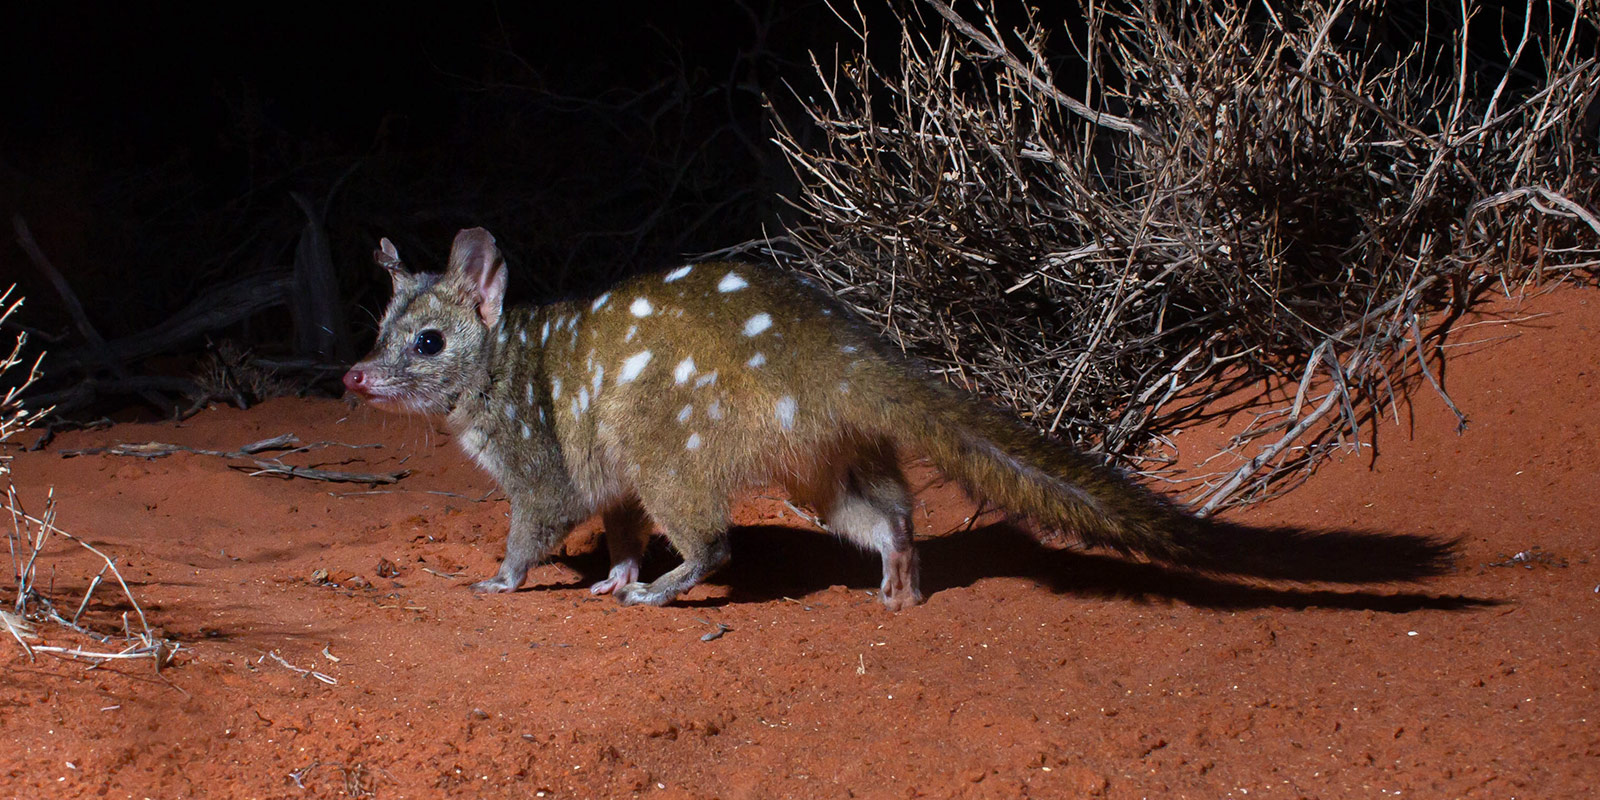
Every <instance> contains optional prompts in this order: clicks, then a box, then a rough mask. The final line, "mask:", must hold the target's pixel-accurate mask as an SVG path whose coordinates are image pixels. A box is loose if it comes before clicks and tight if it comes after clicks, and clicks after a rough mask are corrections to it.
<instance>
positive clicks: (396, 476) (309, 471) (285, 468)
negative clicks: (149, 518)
mask: <svg viewBox="0 0 1600 800" xmlns="http://www.w3.org/2000/svg"><path fill="white" fill-rule="evenodd" d="M382 446H383V445H378V444H346V443H344V442H312V443H311V444H301V443H300V439H299V437H296V436H295V435H294V434H292V433H286V434H283V435H282V436H274V437H272V438H270V439H263V440H261V441H259V442H252V443H250V444H247V445H244V446H243V447H240V448H239V449H238V450H209V449H206V448H203V447H188V446H186V445H181V444H169V443H166V442H133V443H121V444H114V445H111V446H109V447H85V448H81V449H77V450H63V451H61V457H62V458H72V457H74V456H87V455H112V456H128V457H133V458H145V459H150V458H164V457H166V456H170V455H173V454H175V453H194V454H196V455H203V456H216V457H218V458H227V459H233V460H238V461H248V462H250V464H251V465H252V466H245V465H240V464H230V465H229V466H230V467H232V468H233V469H239V470H246V471H248V472H249V473H250V474H251V475H282V476H284V477H287V478H305V479H307V480H314V481H330V482H336V483H368V484H390V483H397V482H399V481H400V480H401V479H402V478H405V477H406V476H407V475H410V474H411V470H405V469H403V470H400V471H398V472H343V471H338V470H326V469H318V468H315V467H301V466H296V465H294V464H286V463H284V462H283V461H282V460H281V459H279V458H257V457H256V455H257V454H259V453H263V452H269V451H273V450H283V451H284V453H283V455H291V454H294V453H305V452H309V451H311V450H318V449H321V448H324V447H345V448H350V449H352V450H360V449H367V448H373V447H382Z"/></svg>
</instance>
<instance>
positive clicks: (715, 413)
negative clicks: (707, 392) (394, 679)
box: [706, 397, 722, 419]
mask: <svg viewBox="0 0 1600 800" xmlns="http://www.w3.org/2000/svg"><path fill="white" fill-rule="evenodd" d="M706 416H708V417H710V418H712V419H722V398H720V397H719V398H717V399H716V400H712V401H711V405H710V406H709V407H707V408H706Z"/></svg>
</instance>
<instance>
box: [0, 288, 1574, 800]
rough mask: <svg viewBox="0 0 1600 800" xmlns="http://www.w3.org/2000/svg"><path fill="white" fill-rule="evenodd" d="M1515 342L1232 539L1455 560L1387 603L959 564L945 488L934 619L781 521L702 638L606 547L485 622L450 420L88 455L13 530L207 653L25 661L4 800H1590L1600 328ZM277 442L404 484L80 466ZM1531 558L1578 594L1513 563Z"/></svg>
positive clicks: (760, 536)
mask: <svg viewBox="0 0 1600 800" xmlns="http://www.w3.org/2000/svg"><path fill="white" fill-rule="evenodd" d="M1507 313H1508V314H1509V313H1510V312H1507ZM1517 313H1520V314H1523V315H1527V314H1541V313H1542V314H1548V316H1542V317H1539V318H1537V319H1534V320H1532V321H1529V322H1526V323H1525V324H1521V325H1518V326H1505V325H1502V324H1500V323H1490V324H1481V325H1476V326H1471V327H1462V328H1459V329H1458V333H1457V335H1456V340H1457V341H1458V342H1468V341H1482V340H1491V341H1488V342H1487V343H1484V344H1480V345H1477V346H1475V347H1463V348H1458V351H1457V352H1458V355H1459V356H1460V357H1459V358H1458V359H1456V360H1455V361H1453V362H1452V363H1451V364H1450V365H1449V368H1448V371H1447V374H1446V375H1445V379H1446V382H1447V385H1448V387H1449V388H1450V390H1451V391H1452V393H1453V396H1454V398H1455V399H1456V400H1457V401H1458V402H1459V403H1460V404H1461V406H1462V407H1463V408H1465V409H1466V410H1467V411H1468V413H1469V414H1470V416H1471V428H1470V429H1469V431H1468V432H1467V433H1466V434H1465V435H1462V436H1458V435H1457V434H1456V433H1455V431H1454V426H1453V419H1452V418H1451V417H1450V416H1449V415H1448V413H1447V412H1446V411H1445V409H1444V407H1443V405H1442V403H1441V402H1439V400H1438V398H1437V397H1436V396H1434V395H1432V394H1431V393H1428V392H1422V393H1419V394H1418V395H1417V398H1416V400H1415V402H1414V405H1412V406H1409V407H1407V408H1406V409H1405V411H1404V413H1405V415H1406V416H1407V419H1406V420H1405V421H1404V424H1403V425H1395V424H1393V423H1392V422H1391V423H1389V424H1388V425H1387V426H1386V427H1384V428H1383V429H1382V431H1381V437H1380V445H1381V447H1380V449H1379V455H1378V456H1377V457H1376V458H1375V459H1373V458H1370V454H1365V455H1361V456H1350V457H1346V458H1344V459H1342V460H1341V461H1339V462H1337V463H1332V464H1330V465H1328V466H1327V467H1325V468H1324V469H1322V470H1321V471H1320V472H1319V473H1318V474H1317V475H1316V476H1315V478H1314V479H1313V480H1312V481H1311V482H1310V483H1309V484H1308V485H1306V486H1305V487H1303V488H1301V489H1300V490H1298V491H1296V492H1295V493H1293V494H1291V495H1289V496H1288V497H1286V498H1284V499H1281V500H1279V501H1276V502H1273V503H1271V504H1269V505H1268V506H1267V507H1264V508H1258V509H1255V510H1252V511H1250V512H1248V513H1245V514H1243V515H1242V518H1243V519H1245V520H1248V521H1253V522H1259V523H1267V522H1272V523H1294V524H1300V525H1308V526H1356V527H1362V528H1368V529H1379V530H1398V531H1411V532H1422V533H1442V534H1461V535H1464V536H1465V556H1464V559H1463V560H1462V562H1461V566H1460V568H1459V570H1458V571H1457V572H1455V573H1454V574H1452V575H1449V576H1446V577H1444V578H1440V579H1437V580H1432V581H1429V582H1427V583H1424V584H1418V585H1407V586H1398V587H1395V586H1390V587H1375V588H1374V587H1367V588H1362V587H1356V588H1349V587H1342V588H1341V587H1323V586H1313V587H1293V586H1245V585H1239V584H1232V583H1228V582H1226V581H1217V580H1209V579H1203V578H1196V577H1193V576H1187V575H1184V574H1182V573H1177V572H1173V571H1169V570H1163V569H1159V568H1156V567H1152V566H1146V565H1138V564H1131V563H1128V562H1125V561H1121V560H1118V559H1114V558H1111V557H1108V556H1103V555H1099V554H1092V553H1089V554H1086V553H1078V552H1066V551H1059V550H1049V549H1045V548H1042V547H1040V546H1038V545H1036V544H1034V543H1033V542H1032V541H1031V540H1029V539H1027V538H1025V537H1023V536H1021V535H1018V534H1016V533H1014V532H1010V531H1008V530H1006V529H1002V528H998V527H992V528H988V529H980V530H978V531H975V532H969V533H945V532H948V531H952V530H954V529H959V528H960V527H961V522H962V519H963V517H964V516H965V514H966V513H967V509H968V506H967V504H966V503H965V501H964V500H962V499H961V498H960V496H959V494H958V493H957V492H955V491H954V490H953V489H951V488H950V487H948V486H946V485H943V484H937V483H936V484H934V485H931V486H929V487H927V488H926V489H925V490H924V491H922V493H921V495H920V497H921V499H922V500H923V501H924V503H925V506H926V510H925V511H922V510H919V511H918V512H917V517H918V520H919V525H920V528H921V531H920V533H921V536H922V541H921V543H920V545H919V546H920V547H921V550H922V553H923V563H924V565H925V568H926V581H925V588H926V589H927V590H929V599H928V603H927V604H926V605H925V606H922V607H920V608H917V609H914V610H911V611H908V612H905V613H901V614H898V615H896V614H891V613H889V612H887V611H885V610H884V609H883V608H882V607H881V606H879V605H878V603H877V602H876V601H875V600H874V599H873V598H872V597H871V596H870V593H869V591H868V590H869V589H871V588H872V587H874V586H875V584H876V567H875V565H874V563H873V562H872V561H871V560H869V559H867V558H865V557H862V556H860V555H857V554H855V553H853V552H852V551H851V550H850V549H849V548H848V547H846V546H845V545H843V544H841V543H838V542H837V541H835V540H833V539H831V538H829V537H825V536H822V535H819V534H816V533H811V532H807V531H805V530H804V527H805V526H804V525H803V524H801V523H798V522H797V521H796V518H795V516H794V515H793V514H792V513H787V512H785V511H783V510H782V509H783V506H782V504H781V503H778V502H776V501H773V500H762V499H756V500H753V501H752V502H749V503H746V504H745V505H743V506H742V508H741V512H740V515H739V523H740V524H741V525H744V526H747V527H745V528H743V529H741V530H739V531H737V532H736V535H735V542H734V563H733V565H732V567H731V568H730V569H728V570H727V571H726V572H724V573H722V574H720V575H718V576H717V577H716V579H715V580H714V581H713V582H712V584H711V585H708V586H705V587H702V588H700V589H697V590H696V591H695V592H693V593H692V595H691V597H690V598H689V600H688V601H687V602H684V603H681V604H679V605H676V606H673V607H669V608H619V607H618V606H617V605H616V604H615V603H614V602H613V601H611V600H610V599H609V598H595V597H591V596H590V595H589V594H588V592H587V591H586V590H585V588H584V587H586V586H587V585H588V583H589V582H590V581H592V580H595V579H597V578H598V577H600V576H601V575H602V574H603V572H604V569H605V565H604V560H603V558H602V557H601V556H599V555H596V554H594V553H593V552H592V539H591V540H587V542H580V543H579V544H575V545H569V549H571V550H572V551H574V552H577V553H580V554H579V555H576V556H574V557H570V558H563V559H562V560H561V561H560V562H559V563H557V564H552V565H546V566H542V567H539V568H538V569H537V570H535V572H534V573H533V575H532V576H531V583H532V584H533V586H532V587H531V588H529V589H526V590H524V591H522V592H518V593H516V594H513V595H502V596H494V597H475V596H473V595H472V594H471V593H469V592H468V591H467V589H466V585H467V583H468V582H469V581H471V580H473V579H475V578H479V577H483V576H486V575H488V574H489V573H490V572H491V571H492V570H493V569H494V567H495V564H496V560H497V557H498V556H499V554H500V549H501V546H502V541H503V537H504V534H505V527H506V520H505V513H506V504H505V502H504V501H503V500H502V499H501V498H500V497H499V496H498V495H495V496H494V497H493V498H491V499H489V500H487V501H484V502H478V501H476V500H475V498H478V497H481V496H483V495H484V493H485V492H487V491H488V490H489V489H490V485H489V482H488V481H487V479H486V478H485V477H484V476H483V475H481V474H479V473H478V472H477V471H476V470H475V469H474V468H473V467H472V466H471V465H470V464H468V463H467V462H466V461H465V460H464V459H463V457H462V456H461V455H460V454H459V452H458V451H457V449H456V448H455V446H454V444H453V442H452V441H451V440H450V439H449V437H448V436H446V435H444V434H443V433H441V432H440V430H439V429H438V428H437V427H436V426H435V425H434V424H433V423H430V422H426V421H424V420H421V419H416V418H402V417H393V416H387V415H383V414H380V413H377V412H374V411H371V410H369V409H365V408H356V409H352V408H351V407H349V406H347V405H345V404H343V403H340V402H335V401H330V400H306V401H297V400H279V401H275V402H272V403H268V404H266V405H263V406H261V407H259V408H255V409H251V410H249V411H237V410H232V409H227V408H217V409H214V410H210V411H207V412H205V413H203V414H201V415H199V416H198V417H196V418H194V419H192V420H190V421H189V422H186V423H184V424H182V425H171V424H157V425H120V426H117V427H114V428H111V429H108V430H102V431H96V432H85V433H77V434H72V435H66V436H62V437H61V438H60V439H59V440H58V441H57V442H56V443H55V444H53V445H52V446H51V447H50V448H49V450H48V451H46V452H41V453H33V454H25V455H19V457H18V458H17V460H16V462H15V468H16V475H17V478H18V480H19V482H20V485H21V487H22V489H23V491H24V496H25V497H26V498H27V499H28V501H29V502H30V504H31V506H32V508H35V509H37V508H38V507H39V506H40V498H41V497H42V495H43V491H44V487H46V486H54V487H55V490H56V494H57V496H58V497H59V498H61V501H62V502H61V506H60V524H61V525H62V526H63V527H64V528H66V529H67V530H69V531H73V532H76V533H78V534H81V535H83V536H85V537H86V538H88V539H89V540H91V541H93V542H94V543H96V544H98V545H99V546H101V547H102V548H104V549H106V550H107V551H109V552H111V553H114V554H117V555H118V556H119V557H120V558H121V559H122V565H123V569H124V571H125V574H126V575H127V576H128V577H129V579H130V580H132V581H136V582H137V583H136V586H135V592H136V595H137V596H138V598H139V599H140V600H141V601H142V603H143V604H144V607H145V609H146V611H147V612H148V614H149V615H150V618H151V621H152V623H153V624H155V625H158V626H159V627H160V628H161V629H162V630H163V631H164V632H165V634H166V635H168V636H171V637H175V638H177V639H178V640H180V641H181V642H183V645H184V649H183V651H182V653H181V654H180V656H179V657H178V661H177V664H176V665H175V666H173V667H170V668H168V669H167V670H165V671H164V672H162V673H161V674H160V675H157V674H155V673H154V672H153V671H152V669H151V667H150V665H149V663H148V662H125V663H118V664H109V665H107V666H105V667H102V668H100V669H95V670H87V669H85V667H84V666H83V665H82V664H74V663H68V662H64V661H61V660H58V659H56V658H53V657H46V656H41V658H40V660H39V661H38V662H37V663H29V662H28V660H27V659H26V658H25V657H24V656H23V655H22V653H21V651H20V649H18V648H17V647H15V646H14V644H12V643H10V642H9V641H0V664H3V668H4V674H5V680H4V681H3V682H0V796H4V797H52V798H54V797H87V796H109V797H157V798H170V797H287V798H295V797H341V796H346V794H347V792H359V791H361V790H370V791H371V792H373V793H375V795H376V796H377V797H382V798H396V797H440V796H454V797H479V796H495V797H512V798H519V797H618V796H631V795H636V794H637V795H646V796H651V797H661V798H688V797H722V798H760V797H804V798H811V797H994V798H1016V797H1078V796H1105V797H1111V798H1141V797H1150V798H1185V797H1187V798H1224V797H1231V798H1241V799H1243V798H1250V800H1254V798H1260V797H1266V798H1273V797H1317V798H1337V797H1369V798H1376V797H1419V798H1446V797H1486V798H1487V797H1493V798H1524V797H1527V798H1576V797H1591V796H1594V795H1593V794H1591V792H1592V791H1593V790H1592V788H1591V787H1593V786H1595V785H1596V784H1600V726H1597V724H1596V723H1597V722H1600V702H1597V697H1596V688H1595V687H1596V674H1595V673H1596V669H1597V665H1600V625H1597V624H1596V622H1595V618H1596V616H1597V612H1600V607H1597V605H1600V593H1597V592H1600V565H1597V564H1596V563H1595V561H1594V559H1593V558H1592V556H1591V550H1592V549H1593V547H1594V544H1595V541H1596V537H1595V533H1594V529H1593V525H1594V522H1593V520H1595V519H1596V517H1597V516H1600V513H1597V512H1600V479H1597V477H1596V469H1595V463H1596V458H1597V452H1596V447H1595V443H1596V442H1597V441H1600V420H1597V419H1596V416H1595V415H1594V414H1593V413H1592V412H1591V404H1592V399H1593V398H1594V397H1595V395H1596V394H1597V392H1600V364H1597V362H1600V356H1597V353H1600V294H1596V293H1595V292H1593V291H1577V290H1566V291H1561V292H1556V293H1553V294H1550V295H1547V296H1544V297H1540V298H1536V299H1534V300H1532V301H1530V302H1528V303H1527V304H1526V305H1524V306H1523V307H1522V308H1521V309H1520V311H1519V312H1517ZM1502 316H1505V315H1502ZM1512 330H1520V331H1521V332H1522V335H1521V336H1520V337H1517V338H1511V339H1509V340H1498V341H1493V340H1496V339H1497V337H1501V336H1503V335H1504V334H1506V333H1508V332H1510V331H1512ZM289 432H292V433H295V434H298V435H299V436H300V437H301V438H302V439H304V440H306V441H314V440H321V439H328V440H337V441H341V442H347V443H358V442H381V443H383V448H382V449H378V450H362V451H341V450H324V451H319V452H317V453H313V454H311V455H308V456H306V457H304V458H303V460H302V461H301V462H300V463H307V464H311V463H318V462H326V463H328V464H329V465H330V468H335V469H348V470H364V469H374V470H390V469H397V468H400V465H402V464H403V465H404V468H407V469H410V470H412V471H413V474H412V476H411V477H410V478H408V479H406V480H405V481H404V482H402V483H401V484H399V487H400V488H399V489H398V490H396V491H394V492H392V493H387V494H356V495H350V494H348V493H349V492H352V491H355V492H360V491H362V489H363V487H359V486H350V485H340V484H324V483H313V482H310V481H304V480H292V481H291V480H281V479H275V478H263V477H251V476H249V475H247V474H245V473H243V472H239V471H235V470H232V469H228V468H227V467H226V466H224V464H223V462H222V461H221V460H220V459H217V458H212V457H207V456H198V455H179V456H173V457H169V458H164V459H158V460H153V461H141V460H135V459H129V458H118V457H112V456H87V457H79V458H72V459H63V458H62V457H61V456H60V455H59V451H61V450H64V449H70V448H79V447H87V446H94V445H104V444H109V443H114V442H138V441H146V440H157V441H165V442H177V443H183V444H187V445H192V446H199V447H211V448H223V449H229V448H233V447H237V446H239V445H241V444H244V443H247V442H251V441H255V440H258V439H262V438H266V437H268V436H272V435H276V434H280V433H289ZM1188 435H1189V436H1200V437H1208V436H1209V437H1212V438H1214V437H1215V436H1216V433H1215V431H1209V432H1208V431H1195V432H1191V433H1190V434H1188ZM429 490H440V491H446V492H452V493H455V494H456V495H459V496H448V495H441V494H430V493H428V492H429ZM1535 546H1538V547H1541V548H1542V551H1541V552H1543V553H1546V554H1549V555H1550V562H1548V563H1546V562H1539V563H1533V564H1531V565H1529V566H1526V567H1524V566H1516V567H1496V566H1490V564H1491V563H1492V562H1499V561H1502V560H1504V559H1506V558H1507V557H1508V556H1510V555H1511V554H1514V553H1518V552H1522V551H1528V550H1530V548H1533V547H1535ZM47 557H48V559H49V564H50V566H49V570H50V571H51V572H50V574H52V575H53V580H54V582H55V592H56V594H57V595H58V596H63V597H67V598H76V597H77V596H78V595H79V594H81V592H82V588H83V587H84V586H85V585H86V582H87V579H88V577H89V576H90V575H91V574H92V572H93V571H94V569H95V568H96V565H95V564H93V563H92V561H91V560H90V559H89V558H86V557H84V555H83V554H82V553H80V552H79V551H77V550H76V549H75V548H74V547H72V546H70V545H67V544H62V545H59V546H56V547H52V549H51V550H50V551H49V552H48V553H47ZM384 559H387V560H388V561H390V562H393V563H394V564H395V565H397V566H398V568H399V575H398V576H397V577H393V578H387V577H380V576H379V574H378V565H379V563H380V561H381V560H384ZM669 563H670V561H669V559H668V557H667V556H666V555H665V554H664V553H663V552H658V553H656V554H655V557H654V559H653V560H652V561H651V562H650V563H649V564H647V574H648V573H650V572H653V571H659V570H660V569H662V568H664V567H665V566H666V565H667V564H669ZM425 568H426V569H431V570H434V571H435V572H436V573H444V574H446V575H450V574H453V573H459V574H460V577H442V576H441V575H438V574H433V573H430V572H428V571H425ZM319 569H322V570H327V571H328V572H329V573H331V575H332V578H333V579H334V581H335V582H337V583H341V584H343V585H342V586H335V585H318V584H316V583H314V582H313V580H312V574H313V573H314V572H315V571H317V570H319ZM97 596H98V597H100V598H104V599H106V600H107V601H108V602H109V601H110V600H111V599H114V596H113V593H112V592H110V591H109V590H107V589H102V590H101V591H100V592H98V594H97ZM113 610H114V609H113ZM101 618H102V619H104V615H103V614H102V617H101ZM718 623H721V624H725V625H727V626H729V627H730V628H731V630H729V631H728V632H727V633H726V634H725V635H724V636H722V637H721V638H718V639H715V640H713V641H702V635H703V634H705V633H707V632H709V631H712V630H714V629H715V626H716V625H717V624H718ZM43 633H44V634H45V639H46V641H50V642H53V643H73V642H81V640H80V639H77V638H75V637H71V636H68V635H65V634H63V633H62V632H61V631H60V630H59V629H57V630H44V631H43ZM269 651H276V652H277V653H279V654H281V655H282V656H283V657H284V658H285V659H287V660H288V661H289V662H290V663H292V664H295V665H298V666H302V667H305V668H311V669H315V670H319V671H321V672H323V673H326V674H328V675H330V676H332V677H334V678H336V679H337V680H338V685H336V686H329V685H324V684H322V683H318V682H316V681H314V680H311V679H308V678H306V677H302V676H300V675H297V674H295V673H293V672H291V671H290V670H289V669H286V668H285V667H283V666H281V665H279V664H277V663H275V662H273V661H272V660H271V659H263V656H264V654H266V653H268V652H269ZM335 659H337V660H335ZM297 780H298V784H301V785H303V788H302V786H301V785H297Z"/></svg>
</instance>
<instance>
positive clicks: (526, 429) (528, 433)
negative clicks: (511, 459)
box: [522, 422, 533, 439]
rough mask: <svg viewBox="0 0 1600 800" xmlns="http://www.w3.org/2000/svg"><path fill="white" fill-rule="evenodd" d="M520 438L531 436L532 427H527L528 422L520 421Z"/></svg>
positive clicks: (529, 437)
mask: <svg viewBox="0 0 1600 800" xmlns="http://www.w3.org/2000/svg"><path fill="white" fill-rule="evenodd" d="M522 438H524V439H531V438H533V429H532V428H530V427H528V423H526V422H524V423H522Z"/></svg>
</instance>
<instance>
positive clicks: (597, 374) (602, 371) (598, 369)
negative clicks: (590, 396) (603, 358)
mask: <svg viewBox="0 0 1600 800" xmlns="http://www.w3.org/2000/svg"><path fill="white" fill-rule="evenodd" d="M605 379H606V368H605V366H604V365H601V364H596V365H594V396H595V397H599V396H600V384H601V383H602V382H603V381H605Z"/></svg>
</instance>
